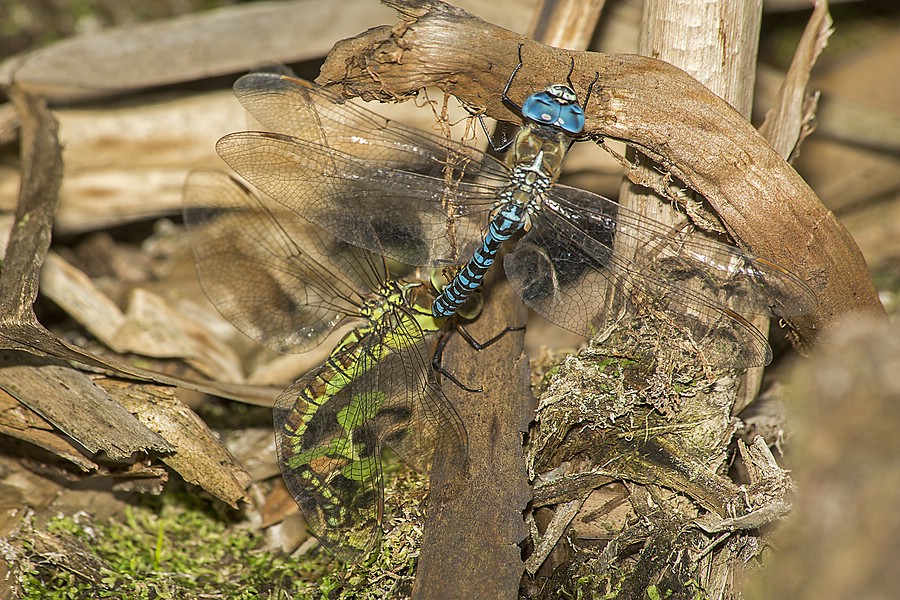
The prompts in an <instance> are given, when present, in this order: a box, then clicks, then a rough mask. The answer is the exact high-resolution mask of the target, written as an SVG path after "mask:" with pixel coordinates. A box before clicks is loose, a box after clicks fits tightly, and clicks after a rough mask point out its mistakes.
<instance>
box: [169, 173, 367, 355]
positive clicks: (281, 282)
mask: <svg viewBox="0 0 900 600" xmlns="http://www.w3.org/2000/svg"><path fill="white" fill-rule="evenodd" d="M184 220H185V224H186V227H187V230H188V233H189V237H190V240H191V246H192V249H193V252H194V258H195V264H196V268H197V273H198V275H199V278H200V282H201V284H202V286H203V290H204V292H205V293H206V295H207V296H208V297H209V298H210V300H211V301H212V303H213V304H214V305H215V307H216V308H217V309H218V310H219V312H221V313H222V315H223V316H224V317H225V318H226V319H228V320H229V321H231V322H232V323H233V324H234V325H235V326H236V327H237V328H238V329H239V330H240V331H242V332H243V333H244V334H245V335H247V336H248V337H250V338H252V339H254V340H256V341H258V342H260V343H262V344H264V345H265V346H267V347H269V348H272V349H273V350H276V351H279V352H299V351H302V350H306V349H308V348H311V347H312V346H314V345H316V344H317V343H318V342H320V341H321V339H322V338H323V337H324V336H326V335H327V334H328V333H329V332H330V331H331V330H332V329H333V328H334V327H336V326H337V325H338V323H339V322H341V321H342V320H344V319H347V318H352V317H353V316H355V315H357V314H358V313H359V305H360V304H361V302H362V300H361V297H360V295H361V294H365V293H368V292H370V291H371V287H370V285H371V280H372V279H373V278H374V279H378V276H379V273H374V274H373V273H371V271H372V269H373V267H372V266H371V265H370V264H367V263H365V260H364V257H362V256H361V252H360V251H359V250H357V249H352V248H349V247H346V246H345V245H344V244H343V243H341V242H338V241H337V240H334V239H332V238H331V237H330V236H327V234H324V233H323V232H321V231H320V230H318V229H317V228H315V227H314V226H312V225H311V224H309V223H307V222H305V221H303V220H301V219H300V218H298V217H297V215H295V214H294V213H292V212H291V211H288V210H286V209H284V208H283V207H281V206H280V205H278V204H275V203H273V202H271V201H267V200H265V199H263V198H261V197H259V196H258V195H255V194H253V193H252V192H251V191H250V190H248V189H247V188H246V187H245V186H244V185H243V184H241V183H240V182H238V181H236V180H235V179H234V178H232V177H231V176H229V175H228V174H226V173H223V172H220V171H194V172H192V173H191V174H190V175H189V176H188V180H187V183H186V185H185V190H184Z"/></svg>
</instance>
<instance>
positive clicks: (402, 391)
mask: <svg viewBox="0 0 900 600" xmlns="http://www.w3.org/2000/svg"><path fill="white" fill-rule="evenodd" d="M419 309H420V310H423V311H430V306H428V307H425V306H422V307H419ZM382 327H383V329H381V328H382ZM379 328H380V329H381V331H380V332H379V335H381V337H382V340H383V343H385V344H386V345H388V346H389V347H390V348H391V352H390V354H388V355H386V356H385V357H384V358H383V359H382V360H381V361H380V362H379V365H378V369H377V372H376V377H377V382H378V383H377V387H378V389H379V390H382V392H383V393H384V398H385V399H384V403H383V404H382V405H381V407H380V409H379V411H378V413H377V415H376V418H375V429H376V431H377V436H378V438H379V439H380V440H381V441H383V442H384V443H385V444H386V445H387V446H389V447H390V448H392V449H393V450H394V451H395V452H396V453H397V455H398V456H399V457H400V458H401V460H403V462H405V463H406V464H408V465H410V466H411V467H413V468H415V469H416V470H418V471H420V472H423V473H427V472H428V471H429V470H430V468H431V462H432V458H433V456H434V452H435V450H436V448H438V447H440V448H441V449H442V451H443V452H452V453H453V460H452V461H451V462H452V464H455V465H456V466H457V467H462V465H463V463H464V461H465V457H466V445H467V439H466V430H465V426H464V425H463V423H462V420H461V419H460V418H459V415H458V414H457V413H456V410H455V409H454V408H453V406H452V405H451V404H450V402H449V400H448V399H447V397H446V396H445V395H444V392H443V391H442V390H441V388H440V384H439V383H438V382H437V380H436V378H435V375H434V373H433V370H432V368H431V356H433V353H434V346H435V342H436V340H435V335H433V333H434V332H431V333H423V332H422V330H421V329H420V328H419V326H418V325H417V324H416V322H415V321H414V320H412V319H411V318H410V315H409V313H405V312H404V311H399V310H398V311H395V313H394V314H393V315H391V316H390V317H389V318H388V319H385V321H384V323H383V324H381V325H379Z"/></svg>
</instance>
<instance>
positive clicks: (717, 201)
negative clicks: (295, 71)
mask: <svg viewBox="0 0 900 600" xmlns="http://www.w3.org/2000/svg"><path fill="white" fill-rule="evenodd" d="M385 3H386V4H388V5H390V6H392V7H393V8H395V9H396V10H398V11H399V12H400V14H401V16H402V18H403V21H402V22H400V23H398V24H397V25H395V26H393V27H387V26H385V27H378V28H374V29H370V30H369V31H366V32H365V33H362V34H360V35H359V36H356V37H355V38H351V39H348V40H344V41H343V42H340V43H338V44H337V45H336V46H335V47H334V49H333V50H332V51H331V53H330V54H329V56H328V59H327V61H326V63H325V65H324V66H323V67H322V71H321V75H320V76H319V78H318V80H317V81H318V83H320V84H322V85H329V84H331V85H334V86H336V85H341V86H342V87H343V93H344V94H345V95H347V96H348V97H350V96H361V97H363V98H364V99H368V100H371V99H380V100H389V99H396V98H400V97H403V96H406V95H410V94H414V93H416V92H417V91H418V90H419V89H421V88H423V87H425V86H428V85H436V86H438V87H440V88H442V89H443V90H445V91H447V92H449V93H451V94H453V95H455V96H457V97H458V98H459V99H460V100H462V101H463V102H464V103H466V104H467V105H470V106H472V107H477V108H484V109H485V111H486V113H487V114H488V115H489V116H491V117H494V118H497V119H501V120H506V121H518V117H517V116H516V115H513V114H512V113H511V112H510V111H509V110H508V109H507V108H506V107H504V106H503V104H502V102H501V99H500V90H502V89H503V86H504V85H505V82H506V80H507V78H508V77H509V74H510V73H511V72H512V70H513V68H514V67H515V65H516V62H517V48H518V46H519V44H522V45H523V48H522V56H523V57H524V67H523V68H522V70H521V71H520V72H519V73H518V75H517V77H516V80H515V82H514V85H513V86H512V89H511V90H510V97H512V98H513V99H522V98H524V97H525V96H527V95H528V94H530V93H532V92H533V91H534V90H537V89H542V88H543V87H545V86H546V85H547V83H548V82H554V81H565V78H566V74H567V73H568V71H569V65H570V59H574V61H575V71H574V73H573V75H572V80H573V81H574V83H575V85H576V88H581V89H584V88H585V87H586V86H587V84H588V83H589V82H590V81H591V79H592V78H593V77H594V73H595V72H599V73H600V90H599V91H596V90H595V93H594V95H593V97H592V98H591V102H590V105H589V106H586V107H585V113H586V116H587V125H586V127H585V133H587V134H589V135H592V136H598V137H607V138H612V139H617V140H623V141H625V142H627V143H629V144H631V145H633V146H635V147H636V148H637V149H639V150H640V151H641V152H643V153H644V154H646V155H647V156H649V157H650V158H652V159H653V160H656V161H658V162H659V163H661V164H663V165H665V166H666V167H667V168H668V169H670V171H671V173H672V174H673V175H675V176H677V177H678V178H680V179H682V180H683V181H685V182H686V183H687V184H688V185H690V186H691V187H692V188H693V189H695V190H697V191H698V192H699V193H701V194H703V196H704V197H706V199H707V200H708V201H709V202H710V204H711V205H712V206H713V208H715V210H716V211H717V212H718V214H719V216H720V218H721V219H722V221H723V222H724V223H725V225H726V227H727V228H728V231H729V233H730V234H731V235H732V237H733V238H734V239H735V241H736V242H737V243H738V245H740V246H741V247H742V248H744V249H746V250H749V251H750V252H752V253H754V254H757V255H760V256H764V257H766V258H768V259H771V260H773V261H775V262H776V263H778V264H779V265H781V266H783V267H785V268H787V269H788V270H790V271H792V272H793V273H795V274H796V275H798V276H799V277H800V278H802V279H804V280H805V281H807V282H808V283H809V284H810V286H811V287H812V288H813V289H814V290H816V292H817V293H818V295H819V308H820V312H819V314H816V315H802V316H799V317H793V318H791V319H790V320H789V324H790V326H791V327H792V328H793V329H794V331H795V332H796V334H797V337H798V339H799V341H800V343H801V344H802V345H804V346H807V345H808V344H810V343H811V342H812V341H814V340H815V339H816V337H817V336H818V334H819V332H820V331H821V330H822V329H824V328H825V327H827V325H828V324H830V323H831V322H833V321H834V320H835V318H837V317H839V316H840V315H843V314H846V313H848V312H853V311H864V312H870V313H875V314H880V315H883V314H884V308H883V307H882V306H881V303H880V302H879V300H878V296H877V294H876V292H875V286H874V284H873V283H872V278H871V276H870V275H869V271H868V267H867V266H866V263H865V260H864V259H863V257H862V254H861V253H860V252H859V249H858V248H857V246H856V243H855V242H854V241H853V238H851V237H850V234H849V233H848V232H847V230H846V229H845V228H844V226H843V225H842V224H841V223H840V222H839V221H838V220H837V219H836V218H835V216H834V214H833V213H831V211H829V210H828V209H827V208H825V206H824V205H823V204H822V203H821V202H820V201H819V199H818V197H817V196H816V194H815V193H814V192H813V191H812V190H811V189H810V188H809V186H808V185H806V183H805V182H804V181H803V179H802V178H801V177H800V176H799V175H798V174H797V172H796V171H794V169H793V168H792V167H791V166H790V165H789V164H788V163H786V162H785V161H784V160H783V159H782V158H781V157H780V156H779V155H778V154H777V153H776V152H775V151H774V150H773V149H772V148H771V146H769V144H768V143H767V142H766V141H765V139H763V137H762V136H761V135H759V133H758V132H757V131H756V130H755V129H754V128H753V126H752V125H751V124H750V123H749V122H748V121H747V120H746V119H744V118H743V117H742V116H741V115H740V114H739V113H738V112H736V111H735V110H734V109H733V108H732V107H731V106H729V105H728V104H727V103H726V102H725V101H723V100H721V99H720V98H719V97H717V96H716V95H715V94H713V93H712V92H710V91H709V90H708V89H707V88H705V87H704V86H703V85H702V84H700V83H698V82H697V81H696V80H695V79H693V78H692V77H690V76H689V75H687V74H686V73H684V72H683V71H681V70H680V69H678V68H676V67H674V66H672V65H670V64H668V63H665V62H662V61H659V60H655V59H652V58H646V57H642V56H636V55H630V54H599V53H593V52H574V51H567V50H561V49H558V48H552V47H550V46H545V45H543V44H540V43H538V42H535V41H533V40H530V39H528V38H526V37H524V36H522V35H520V34H517V33H514V32H512V31H509V30H506V29H503V28H501V27H497V26H496V25H492V24H490V23H486V22H484V21H482V20H480V19H478V18H476V17H474V16H472V15H470V14H468V13H466V12H465V11H463V10H461V9H458V8H455V7H452V6H449V5H446V4H443V3H441V2H437V1H436V0H421V1H416V0H412V1H408V2H403V3H401V2H400V0H386V1H385Z"/></svg>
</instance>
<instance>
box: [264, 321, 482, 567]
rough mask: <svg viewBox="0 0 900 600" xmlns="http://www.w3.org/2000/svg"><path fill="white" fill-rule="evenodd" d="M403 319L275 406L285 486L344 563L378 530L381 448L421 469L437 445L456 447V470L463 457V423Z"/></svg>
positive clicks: (367, 546)
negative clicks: (436, 380) (388, 448)
mask: <svg viewBox="0 0 900 600" xmlns="http://www.w3.org/2000/svg"><path fill="white" fill-rule="evenodd" d="M403 323H406V325H400V324H399V323H397V322H393V318H392V317H388V318H386V319H385V320H384V321H383V322H381V323H380V324H379V325H378V326H377V327H376V328H375V329H374V330H373V332H371V333H370V334H368V335H366V336H364V337H363V339H361V340H360V341H359V343H358V345H356V346H348V347H347V349H346V351H344V352H342V353H339V354H336V355H332V357H331V358H330V359H329V361H328V362H327V363H326V364H325V365H323V367H322V368H321V369H319V370H317V371H316V372H314V373H310V374H308V375H306V376H305V377H304V378H301V379H300V380H298V381H297V382H296V383H295V384H294V385H293V386H291V387H290V388H288V390H286V391H285V392H284V393H283V394H282V395H281V396H280V397H279V399H278V401H277V402H276V405H275V411H274V415H275V439H276V447H277V449H278V457H279V464H280V465H281V469H282V474H283V476H284V480H285V483H286V485H287V487H288V490H289V491H290V492H291V494H292V495H293V496H294V498H295V499H296V501H297V503H298V504H299V505H300V508H301V509H302V510H303V513H304V515H305V516H306V519H307V522H308V523H309V525H310V528H311V529H312V531H313V532H314V533H315V534H316V536H317V537H318V538H319V539H320V540H321V541H322V543H323V544H324V545H325V546H327V547H328V548H330V549H331V550H332V551H333V552H334V553H335V554H336V555H337V556H338V557H339V558H342V559H343V560H357V559H360V558H362V557H363V556H365V554H367V553H368V552H369V551H370V550H371V549H372V548H374V547H375V545H376V544H377V543H378V539H379V537H380V535H381V520H382V515H383V496H384V488H383V485H384V483H383V478H382V471H381V462H380V450H381V445H382V444H387V445H389V446H391V447H392V448H393V449H394V450H396V451H397V453H398V455H399V456H400V457H401V458H402V459H404V461H405V462H407V463H408V464H410V465H411V466H413V467H415V468H417V469H420V470H426V469H427V468H428V467H429V465H430V463H431V459H432V457H433V455H434V450H435V447H436V446H437V445H438V444H439V443H441V444H442V445H441V448H443V449H446V450H447V451H451V452H455V453H457V454H456V455H457V456H458V457H459V463H458V464H459V465H460V466H461V465H462V461H463V460H464V458H465V444H466V436H465V429H464V427H463V425H462V422H461V421H460V419H459V417H458V415H457V414H456V411H455V410H454V409H453V408H452V406H450V404H449V402H448V401H447V399H446V397H445V396H444V394H443V392H441V390H440V388H439V387H438V386H437V384H436V383H435V381H434V378H433V377H432V376H431V374H430V373H431V371H430V362H426V360H425V358H424V356H425V355H424V354H423V349H424V348H425V347H426V346H427V342H428V339H427V337H426V335H425V334H423V332H422V331H421V329H419V328H418V327H417V326H416V325H415V322H414V321H411V320H410V319H409V317H408V316H404V317H403ZM395 326H397V327H395ZM384 328H387V329H384ZM395 345H396V347H394V349H393V350H391V348H390V347H389V346H395Z"/></svg>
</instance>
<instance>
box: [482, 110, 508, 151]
mask: <svg viewBox="0 0 900 600" xmlns="http://www.w3.org/2000/svg"><path fill="white" fill-rule="evenodd" d="M476 117H477V118H478V122H479V123H480V124H481V129H482V131H484V136H485V137H486V138H487V141H488V144H490V146H491V150H493V151H494V152H496V153H497V154H503V153H504V152H506V150H507V148H509V147H510V146H511V145H512V143H513V142H514V141H516V138H515V137H511V138H508V137H506V127H504V126H503V124H502V123H499V122H498V124H500V127H499V128H498V129H500V131H501V132H503V139H502V140H500V145H497V144H495V143H494V136H493V134H492V133H491V132H490V131H488V128H487V125H485V124H484V116H483V115H480V114H479V115H476Z"/></svg>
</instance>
